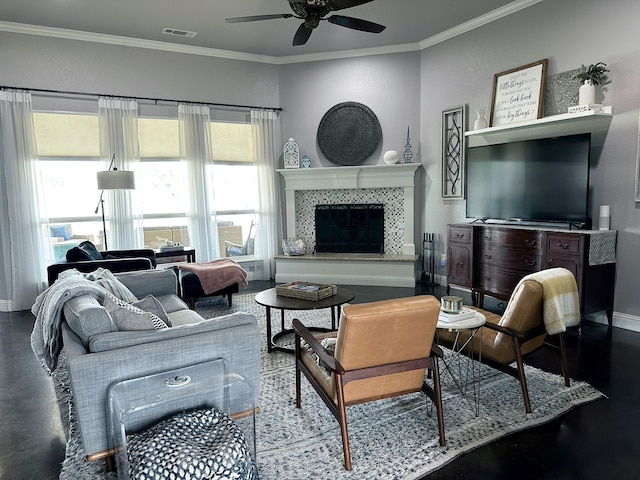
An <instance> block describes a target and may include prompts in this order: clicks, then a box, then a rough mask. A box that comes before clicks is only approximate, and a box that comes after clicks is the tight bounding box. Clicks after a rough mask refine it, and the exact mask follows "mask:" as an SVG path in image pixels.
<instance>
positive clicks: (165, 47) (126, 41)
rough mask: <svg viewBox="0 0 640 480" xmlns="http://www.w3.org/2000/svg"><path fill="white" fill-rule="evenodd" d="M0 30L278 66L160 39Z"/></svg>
mask: <svg viewBox="0 0 640 480" xmlns="http://www.w3.org/2000/svg"><path fill="white" fill-rule="evenodd" d="M0 31H4V32H11V33H22V34H25V35H38V36H42V37H55V38H63V39H66V40H78V41H82V42H93V43H106V44H108V45H120V46H123V47H137V48H146V49H149V50H162V51H165V52H174V53H186V54H188V55H201V56H205V57H217V58H227V59H231V60H243V61H247V62H259V63H273V64H275V63H276V62H277V60H278V58H277V57H272V56H268V55H256V54H253V53H243V52H234V51H231V50H219V49H216V48H208V47H195V46H193V45H180V44H177V43H168V42H158V41H156V40H144V39H141V38H133V37H121V36H118V35H107V34H103V33H93V32H83V31H80V30H68V29H65V28H55V27H43V26H40V25H28V24H24V23H13V22H2V21H0Z"/></svg>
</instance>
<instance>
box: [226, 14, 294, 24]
mask: <svg viewBox="0 0 640 480" xmlns="http://www.w3.org/2000/svg"><path fill="white" fill-rule="evenodd" d="M291 17H293V14H291V13H274V14H271V15H254V16H252V17H232V18H226V19H225V22H227V23H243V22H258V21H260V20H273V19H274V18H291Z"/></svg>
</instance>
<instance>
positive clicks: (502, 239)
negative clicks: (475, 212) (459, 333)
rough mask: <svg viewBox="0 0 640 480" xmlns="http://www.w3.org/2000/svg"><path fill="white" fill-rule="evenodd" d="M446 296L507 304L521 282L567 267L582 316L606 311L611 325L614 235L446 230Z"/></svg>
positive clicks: (506, 228)
mask: <svg viewBox="0 0 640 480" xmlns="http://www.w3.org/2000/svg"><path fill="white" fill-rule="evenodd" d="M447 240H448V242H447V243H448V247H447V291H449V289H450V286H451V285H457V286H460V287H465V288H469V289H471V292H472V295H473V298H474V302H480V304H481V302H482V300H483V297H484V295H489V296H492V297H496V298H499V299H503V300H508V299H509V297H510V295H511V292H512V291H513V289H514V288H515V286H516V284H517V283H518V281H520V279H521V278H522V277H524V276H525V275H528V274H530V273H533V272H537V271H540V270H543V269H545V268H553V267H564V268H567V269H568V270H570V271H571V272H572V273H573V275H574V276H575V277H576V283H577V284H578V294H579V296H580V310H581V313H582V315H587V314H590V313H595V312H600V311H603V310H604V311H606V314H607V319H608V321H609V325H612V320H613V294H614V284H615V268H616V264H615V242H616V232H615V231H597V230H595V231H594V230H559V229H544V228H536V227H520V226H511V225H500V224H468V223H466V224H451V225H449V226H448V234H447Z"/></svg>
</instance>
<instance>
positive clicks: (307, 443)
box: [54, 294, 603, 480]
mask: <svg viewBox="0 0 640 480" xmlns="http://www.w3.org/2000/svg"><path fill="white" fill-rule="evenodd" d="M253 297H254V296H253V295H248V294H245V295H236V296H234V299H233V301H234V306H233V307H231V308H229V307H227V306H226V301H225V300H222V299H221V300H220V301H217V300H215V299H214V300H208V301H206V302H200V303H197V304H196V310H198V312H199V313H201V314H202V315H203V316H205V318H211V317H214V316H219V315H223V314H226V313H229V312H231V311H240V310H242V311H246V312H249V313H252V314H254V315H255V316H256V317H257V318H258V323H259V325H260V327H261V329H262V331H263V332H265V312H264V307H260V306H259V305H257V304H255V302H254V300H253ZM294 316H295V317H297V318H300V320H301V321H302V322H303V323H305V324H307V325H313V326H325V327H326V326H329V324H330V315H329V311H328V310H321V311H308V312H295V314H294V313H293V312H287V317H286V324H287V325H288V324H289V323H290V320H291V318H293V317H294ZM272 322H273V328H274V331H278V329H279V323H280V317H279V315H277V316H274V318H273V319H272ZM262 351H263V352H262V367H261V378H260V413H259V414H258V415H257V416H256V431H257V434H256V439H257V462H258V465H259V472H260V478H261V479H263V480H285V479H286V480H297V479H308V478H330V479H332V480H340V479H369V478H376V479H389V480H391V479H403V480H412V479H420V478H422V477H424V476H425V475H427V474H428V473H430V472H432V471H434V470H436V469H438V468H440V467H442V466H444V465H446V464H447V463H449V462H451V461H452V460H454V459H455V458H456V457H458V456H460V455H462V454H464V453H465V452H469V451H471V450H473V449H475V448H477V447H479V446H482V445H486V444H488V443H490V442H492V441H493V440H496V439H498V438H500V437H503V436H505V435H508V434H510V433H513V432H516V431H520V430H524V429H528V428H531V427H534V426H536V425H541V424H543V423H546V422H549V421H551V420H553V419H555V418H557V417H559V416H560V415H562V414H564V413H566V412H568V411H569V410H571V409H572V408H574V407H576V406H578V405H581V404H585V403H587V402H591V401H594V400H597V399H599V398H603V395H602V394H601V393H600V392H598V391H597V390H596V389H594V388H593V387H591V386H590V385H588V384H586V383H584V382H579V381H575V380H574V381H572V382H571V387H569V388H567V387H565V386H564V381H563V378H562V377H561V376H559V375H554V374H550V373H546V372H543V371H541V370H538V369H536V368H533V367H527V371H526V375H527V380H528V385H529V391H530V396H531V403H532V406H533V412H532V413H531V414H528V415H527V414H526V413H525V411H524V405H523V400H522V394H521V390H520V386H519V384H518V382H517V381H516V380H515V379H513V378H512V377H510V376H508V375H506V374H503V373H500V372H497V371H496V370H493V369H491V368H489V367H486V366H483V367H482V368H481V372H480V374H481V377H480V379H479V382H478V386H479V414H478V415H476V411H475V403H474V402H473V401H472V398H471V396H470V395H467V396H464V395H462V394H461V393H460V391H459V389H458V388H457V387H456V384H455V383H454V382H453V381H452V380H451V378H450V377H449V375H448V374H446V373H445V374H443V377H442V383H443V403H444V416H445V432H446V440H447V445H446V447H441V446H440V445H439V443H438V430H437V420H436V415H435V408H434V407H433V406H432V404H431V402H430V401H427V400H426V399H425V397H424V396H423V395H422V394H414V395H408V396H405V397H400V398H396V399H389V400H384V401H378V402H372V403H367V404H363V405H358V406H353V407H349V408H348V409H347V416H348V421H349V433H350V440H351V453H352V460H353V470H352V471H350V472H348V471H346V470H345V469H344V467H343V455H342V442H341V437H340V428H339V425H338V423H337V421H336V420H335V419H334V417H333V416H332V415H331V414H330V413H329V410H328V409H327V408H326V406H325V405H324V404H323V403H322V401H321V400H320V398H319V397H318V396H317V395H316V394H315V392H314V391H313V389H312V388H311V387H310V385H309V384H308V382H307V381H306V380H304V377H303V390H302V408H301V409H297V408H296V407H295V379H294V358H293V355H291V354H287V353H282V352H274V353H270V354H268V353H266V339H265V338H264V336H263V341H262ZM445 353H448V352H445ZM54 380H55V383H56V393H57V394H58V397H59V401H60V402H62V403H61V411H64V409H66V408H67V407H66V403H65V402H68V404H69V407H68V411H69V415H68V432H69V433H68V442H67V452H66V458H65V461H64V464H63V468H62V473H61V475H60V478H61V479H70V480H71V479H73V480H83V479H87V480H89V479H91V480H94V479H96V480H97V479H116V478H117V477H116V475H115V474H113V473H105V472H104V464H103V462H87V461H86V460H85V459H84V452H83V450H82V443H81V441H80V439H79V436H78V427H77V423H76V419H75V409H74V407H73V402H72V399H70V395H69V389H68V379H67V378H66V370H65V368H64V364H63V365H62V366H61V368H59V369H58V371H57V373H55V376H54Z"/></svg>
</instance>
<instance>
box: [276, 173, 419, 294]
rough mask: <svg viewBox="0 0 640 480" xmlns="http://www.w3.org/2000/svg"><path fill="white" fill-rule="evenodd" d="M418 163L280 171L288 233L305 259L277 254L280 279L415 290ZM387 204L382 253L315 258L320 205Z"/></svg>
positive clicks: (339, 254) (277, 279)
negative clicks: (299, 242)
mask: <svg viewBox="0 0 640 480" xmlns="http://www.w3.org/2000/svg"><path fill="white" fill-rule="evenodd" d="M419 167H420V164H418V163H409V164H398V165H367V166H348V167H325V168H314V169H284V170H278V172H280V174H281V175H282V176H283V177H284V181H285V192H286V232H287V236H288V237H302V238H304V239H305V241H306V244H307V254H306V255H303V256H285V255H278V256H276V281H277V282H292V281H310V282H319V283H334V284H342V285H379V286H393V287H413V286H414V285H415V279H416V275H417V259H418V256H417V255H416V246H415V240H414V238H415V222H416V211H415V207H416V202H415V186H416V185H415V182H416V171H417V169H418V168H419ZM339 203H382V204H384V217H385V234H384V249H385V254H384V255H378V254H371V253H368V254H357V253H348V254H347V253H345V254H341V253H319V254H313V253H312V252H313V251H314V246H315V224H314V212H315V206H316V205H318V204H339Z"/></svg>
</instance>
